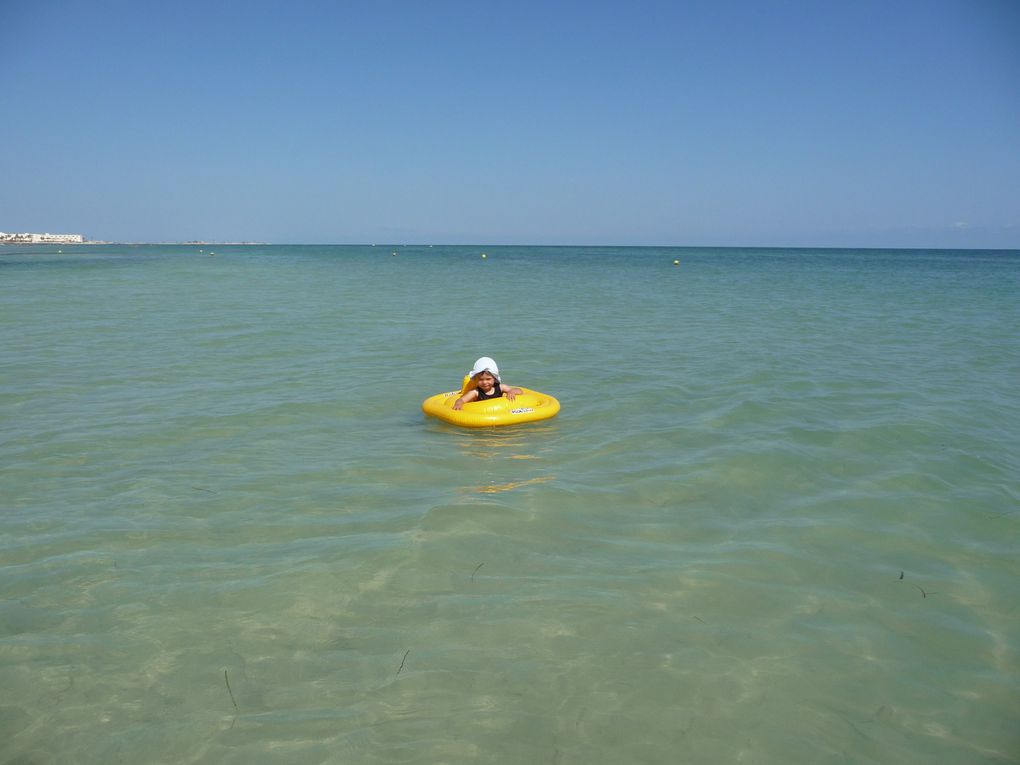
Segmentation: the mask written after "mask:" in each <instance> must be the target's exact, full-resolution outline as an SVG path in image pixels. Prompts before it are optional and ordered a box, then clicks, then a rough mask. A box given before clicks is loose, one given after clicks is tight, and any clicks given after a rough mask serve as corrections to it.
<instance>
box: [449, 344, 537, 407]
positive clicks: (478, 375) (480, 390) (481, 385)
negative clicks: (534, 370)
mask: <svg viewBox="0 0 1020 765" xmlns="http://www.w3.org/2000/svg"><path fill="white" fill-rule="evenodd" d="M469 374H470V375H471V379H472V380H474V382H475V387H474V388H472V389H471V390H469V391H467V392H465V393H461V394H460V397H459V398H458V399H457V400H456V401H454V402H453V408H454V409H462V408H463V407H464V404H467V403H470V402H471V401H488V400H489V399H490V398H500V397H501V396H506V397H507V398H508V399H510V400H511V401H513V400H514V399H515V398H517V396H518V395H520V394H521V393H523V392H524V391H523V390H521V389H520V388H515V387H514V386H513V385H504V384H503V383H501V382H500V381H499V367H497V366H496V362H495V361H493V360H492V359H490V358H489V357H488V356H482V357H481V358H480V359H478V361H476V362H475V365H474V367H473V368H472V369H471V372H469Z"/></svg>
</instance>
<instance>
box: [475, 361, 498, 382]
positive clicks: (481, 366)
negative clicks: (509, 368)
mask: <svg viewBox="0 0 1020 765" xmlns="http://www.w3.org/2000/svg"><path fill="white" fill-rule="evenodd" d="M481 372H488V373H489V374H491V375H492V376H493V377H495V378H496V379H497V380H498V379H499V367H497V366H496V362H495V361H493V360H492V359H490V358H489V357H488V356H482V357H481V358H480V359H478V361H476V362H475V365H474V367H472V369H471V371H470V372H469V373H468V374H469V375H470V376H471V377H474V376H475V375H477V374H479V373H481Z"/></svg>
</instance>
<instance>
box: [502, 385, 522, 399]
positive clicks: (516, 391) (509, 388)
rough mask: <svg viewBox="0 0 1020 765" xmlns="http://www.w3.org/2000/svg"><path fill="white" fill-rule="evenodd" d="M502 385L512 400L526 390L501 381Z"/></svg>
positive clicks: (508, 397)
mask: <svg viewBox="0 0 1020 765" xmlns="http://www.w3.org/2000/svg"><path fill="white" fill-rule="evenodd" d="M500 387H501V388H502V389H503V395H504V396H506V397H507V399H509V400H510V401H513V400H514V399H515V398H517V397H518V396H519V395H521V394H522V393H524V391H523V390H521V389H520V388H518V387H517V386H516V385H503V384H502V383H500Z"/></svg>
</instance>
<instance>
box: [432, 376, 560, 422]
mask: <svg viewBox="0 0 1020 765" xmlns="http://www.w3.org/2000/svg"><path fill="white" fill-rule="evenodd" d="M470 387H472V386H471V385H470V383H469V382H468V381H465V383H464V387H462V388H461V389H460V390H452V391H450V392H449V393H437V394H436V395H435V396H429V397H428V398H427V399H425V400H424V401H423V402H422V405H421V408H422V411H423V412H425V414H427V415H430V416H432V417H438V418H439V419H440V420H445V421H446V422H449V423H452V424H453V425H460V426H461V427H463V428H487V427H492V426H494V425H520V424H522V423H525V422H537V421H538V420H548V419H549V418H550V417H555V416H556V413H557V412H559V411H560V402H559V401H557V400H556V399H555V398H553V397H552V396H549V395H547V394H545V393H539V392H538V391H537V390H531V389H529V388H521V390H522V391H523V393H520V394H518V395H517V396H516V397H515V398H514V400H513V401H511V400H510V399H508V398H507V397H506V396H503V397H501V398H493V399H489V400H488V401H471V402H468V403H467V404H464V407H463V408H462V409H454V408H453V402H454V401H456V400H457V397H458V396H460V394H461V393H463V392H464V391H466V390H468V389H469V388H470Z"/></svg>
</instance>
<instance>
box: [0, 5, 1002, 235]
mask: <svg viewBox="0 0 1020 765" xmlns="http://www.w3.org/2000/svg"><path fill="white" fill-rule="evenodd" d="M0 29H2V30H3V43H2V45H0V104H2V106H0V231H7V232H20V231H31V232H54V233H81V234H84V235H85V236H86V237H89V238H92V239H103V240H110V241H187V240H205V241H260V242H274V243H379V244H384V243H401V244H412V243H435V244H493V245H495V244H550V245H556V244H576V245H676V246H775V247H786V246H790V247H947V248H956V247H959V248H983V247H989V248H1020V2H1017V1H1016V0H843V1H842V2H840V1H837V0H831V1H828V2H826V1H819V0H729V1H728V2H727V1H726V0H714V1H711V2H710V1H706V2H682V1H681V0H670V1H667V2H658V1H649V2H643V1H642V0H626V1H623V0H621V1H619V2H600V0H587V1H586V2H580V1H576V2H575V1H574V0H562V1H561V0H541V1H533V0H515V1H514V2H506V3H484V2H478V1H477V0H475V2H459V1H458V2H453V1H451V2H447V1H445V0H430V1H428V2H422V1H421V0H414V1H409V2H401V1H399V0H389V1H387V0H373V1H371V2H370V1H368V0H366V1H365V2H361V1H360V0H330V1H328V2H327V1H325V0H323V1H321V2H320V1H309V2H302V1H301V0H290V1H289V2H284V1H283V0H280V1H279V2H269V1H268V0H217V1H216V2H210V1H209V0H201V1H199V0H175V1H174V2H165V0H160V1H159V2H156V1H155V0H104V1H103V2H98V3H97V2H95V1H94V0H0Z"/></svg>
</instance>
